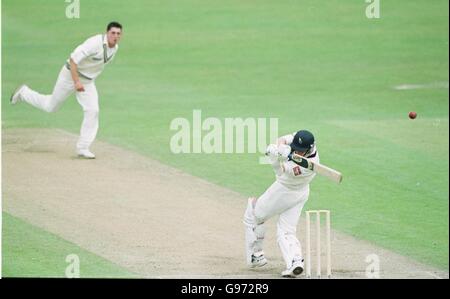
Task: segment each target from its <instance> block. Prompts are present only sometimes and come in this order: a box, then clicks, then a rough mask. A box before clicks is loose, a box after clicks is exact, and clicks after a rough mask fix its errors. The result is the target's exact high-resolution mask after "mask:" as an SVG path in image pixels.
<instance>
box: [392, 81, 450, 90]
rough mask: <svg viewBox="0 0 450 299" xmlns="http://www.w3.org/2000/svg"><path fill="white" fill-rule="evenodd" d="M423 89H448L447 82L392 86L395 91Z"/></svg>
mask: <svg viewBox="0 0 450 299" xmlns="http://www.w3.org/2000/svg"><path fill="white" fill-rule="evenodd" d="M425 88H446V89H448V82H434V83H429V84H402V85H397V86H394V89H395V90H411V89H425Z"/></svg>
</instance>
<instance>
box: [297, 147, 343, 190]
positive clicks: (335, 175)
mask: <svg viewBox="0 0 450 299" xmlns="http://www.w3.org/2000/svg"><path fill="white" fill-rule="evenodd" d="M289 158H291V160H293V161H295V162H297V163H298V164H299V165H300V166H301V167H303V168H306V169H309V170H311V171H314V172H315V173H317V174H319V175H322V176H324V177H327V178H329V179H330V180H332V181H333V182H336V183H340V182H342V173H340V172H339V171H337V170H334V169H332V168H330V167H328V166H325V165H322V164H319V163H314V162H313V161H311V160H310V159H307V158H305V157H302V156H300V155H297V154H295V153H292V154H290V155H289Z"/></svg>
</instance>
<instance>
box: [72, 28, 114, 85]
mask: <svg viewBox="0 0 450 299" xmlns="http://www.w3.org/2000/svg"><path fill="white" fill-rule="evenodd" d="M118 48H119V45H117V44H116V45H115V46H114V47H113V48H110V47H109V46H108V41H107V39H106V34H97V35H94V36H92V37H90V38H88V39H87V40H86V41H85V42H84V43H82V44H81V45H79V46H78V47H77V48H76V49H75V50H74V51H73V52H72V53H71V54H70V58H72V60H73V62H75V64H77V68H78V72H79V73H80V75H81V76H83V77H85V78H87V79H91V80H94V79H95V78H97V77H98V75H100V73H101V72H102V71H103V68H104V67H105V65H106V64H108V63H109V62H111V61H112V60H113V59H114V56H115V54H116V52H117V50H118ZM69 60H70V59H68V60H67V63H68V64H69V66H70V62H69Z"/></svg>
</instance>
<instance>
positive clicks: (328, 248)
mask: <svg viewBox="0 0 450 299" xmlns="http://www.w3.org/2000/svg"><path fill="white" fill-rule="evenodd" d="M311 214H316V253H317V257H316V259H317V260H316V263H317V278H320V277H321V275H322V269H321V268H322V264H321V260H320V259H321V255H322V251H321V244H320V243H321V242H320V216H321V214H325V217H326V256H327V259H326V262H327V277H328V278H330V277H331V236H330V235H331V223H330V222H331V217H330V211H329V210H311V211H306V277H307V278H311Z"/></svg>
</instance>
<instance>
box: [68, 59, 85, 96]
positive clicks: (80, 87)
mask: <svg viewBox="0 0 450 299" xmlns="http://www.w3.org/2000/svg"><path fill="white" fill-rule="evenodd" d="M70 74H71V75H72V80H73V83H74V84H75V89H76V90H77V91H84V86H83V84H81V82H80V77H79V76H78V66H77V64H76V63H75V62H74V61H73V60H72V58H70Z"/></svg>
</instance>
